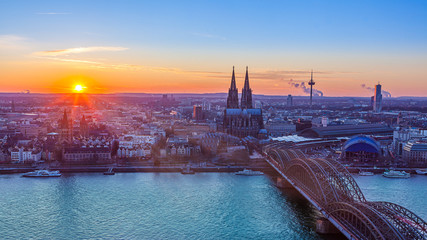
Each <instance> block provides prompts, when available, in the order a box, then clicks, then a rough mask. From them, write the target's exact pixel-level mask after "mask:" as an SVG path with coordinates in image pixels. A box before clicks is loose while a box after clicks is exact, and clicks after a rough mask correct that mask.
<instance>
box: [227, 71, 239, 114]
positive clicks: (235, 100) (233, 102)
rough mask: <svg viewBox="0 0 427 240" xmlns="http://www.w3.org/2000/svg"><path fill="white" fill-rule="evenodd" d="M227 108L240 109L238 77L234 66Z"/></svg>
mask: <svg viewBox="0 0 427 240" xmlns="http://www.w3.org/2000/svg"><path fill="white" fill-rule="evenodd" d="M227 108H239V96H238V91H237V88H236V77H235V76H234V66H233V75H232V76H231V86H230V88H229V89H228V97H227Z"/></svg>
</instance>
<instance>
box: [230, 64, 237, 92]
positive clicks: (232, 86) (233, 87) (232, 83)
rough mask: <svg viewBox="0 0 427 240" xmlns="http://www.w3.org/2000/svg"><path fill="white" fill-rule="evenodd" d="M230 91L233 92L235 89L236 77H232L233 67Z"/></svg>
mask: <svg viewBox="0 0 427 240" xmlns="http://www.w3.org/2000/svg"><path fill="white" fill-rule="evenodd" d="M230 89H232V90H234V89H237V88H236V77H235V75H234V66H233V75H231V86H230Z"/></svg>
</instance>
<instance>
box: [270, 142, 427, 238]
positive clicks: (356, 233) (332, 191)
mask: <svg viewBox="0 0 427 240" xmlns="http://www.w3.org/2000/svg"><path fill="white" fill-rule="evenodd" d="M263 154H264V156H265V157H266V161H267V162H268V163H269V164H270V165H271V166H272V167H273V168H274V169H275V170H276V171H277V172H278V173H279V174H280V175H281V176H282V177H283V178H284V179H286V180H287V181H288V182H289V183H290V184H291V185H292V186H293V187H294V188H295V189H296V190H298V191H299V192H300V193H301V194H302V195H303V196H304V197H306V198H307V200H309V201H310V202H311V203H312V204H313V205H314V206H315V207H316V208H317V209H318V210H319V211H320V212H321V213H322V214H323V215H324V216H325V217H326V218H327V219H328V220H329V221H330V222H331V223H332V224H334V225H335V227H337V229H338V230H340V231H341V232H342V233H343V234H344V235H345V236H346V237H347V238H349V239H384V240H389V239H399V240H400V239H427V223H426V222H425V221H424V220H423V219H421V218H420V217H418V216H417V215H416V214H414V213H413V212H411V211H409V210H408V209H406V208H404V207H402V206H400V205H397V204H394V203H390V202H370V201H367V200H366V198H365V196H364V195H363V193H362V191H361V190H360V188H359V186H358V185H357V183H356V181H355V180H354V179H353V177H352V176H351V175H350V173H349V172H348V171H347V169H346V168H344V167H343V166H342V165H341V164H340V163H339V162H338V161H335V160H332V159H318V158H317V159H311V158H307V157H306V156H305V154H304V153H303V152H302V151H301V150H299V149H292V148H289V146H287V145H284V144H281V143H273V144H270V145H266V146H264V147H263Z"/></svg>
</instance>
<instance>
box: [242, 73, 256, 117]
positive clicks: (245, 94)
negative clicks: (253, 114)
mask: <svg viewBox="0 0 427 240" xmlns="http://www.w3.org/2000/svg"><path fill="white" fill-rule="evenodd" d="M240 108H241V109H245V108H246V109H251V108H253V107H252V89H251V88H250V87H249V76H248V67H247V66H246V76H245V85H244V86H243V89H242V99H241V104H240Z"/></svg>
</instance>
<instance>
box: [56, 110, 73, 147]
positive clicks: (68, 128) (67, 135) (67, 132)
mask: <svg viewBox="0 0 427 240" xmlns="http://www.w3.org/2000/svg"><path fill="white" fill-rule="evenodd" d="M59 131H60V132H59V134H60V137H61V141H67V142H68V143H71V142H72V141H73V125H72V122H71V119H70V120H68V116H67V110H65V109H64V115H63V117H62V119H61V120H60V121H59Z"/></svg>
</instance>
